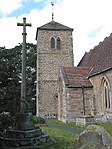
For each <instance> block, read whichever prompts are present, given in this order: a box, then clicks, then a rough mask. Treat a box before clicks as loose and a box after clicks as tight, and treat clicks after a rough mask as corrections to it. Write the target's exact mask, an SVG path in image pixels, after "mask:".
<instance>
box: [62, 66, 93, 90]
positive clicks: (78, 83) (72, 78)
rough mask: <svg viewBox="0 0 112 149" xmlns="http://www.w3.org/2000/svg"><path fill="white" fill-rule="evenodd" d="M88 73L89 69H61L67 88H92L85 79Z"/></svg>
mask: <svg viewBox="0 0 112 149" xmlns="http://www.w3.org/2000/svg"><path fill="white" fill-rule="evenodd" d="M90 71H91V68H89V67H61V72H62V74H63V77H64V81H65V85H66V86H67V87H93V85H92V83H91V82H90V81H89V79H88V78H87V76H88V74H89V73H90Z"/></svg>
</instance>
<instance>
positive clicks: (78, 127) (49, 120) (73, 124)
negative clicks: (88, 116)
mask: <svg viewBox="0 0 112 149" xmlns="http://www.w3.org/2000/svg"><path fill="white" fill-rule="evenodd" d="M47 122H48V123H51V124H58V125H62V126H66V127H70V128H75V129H81V130H83V129H84V127H81V126H77V125H75V122H70V123H64V122H62V121H58V120H57V119H48V120H47Z"/></svg>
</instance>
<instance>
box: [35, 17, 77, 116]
mask: <svg viewBox="0 0 112 149" xmlns="http://www.w3.org/2000/svg"><path fill="white" fill-rule="evenodd" d="M72 31H73V29H72V28H69V27H67V26H65V25H62V24H60V23H58V22H55V21H54V20H53V19H52V21H51V22H49V23H47V24H45V25H43V26H41V27H39V28H37V33H36V40H37V89H36V91H37V94H36V95H37V100H36V101H37V115H38V116H47V117H54V116H56V115H57V113H58V70H59V68H60V66H66V67H73V65H74V59H73V36H72Z"/></svg>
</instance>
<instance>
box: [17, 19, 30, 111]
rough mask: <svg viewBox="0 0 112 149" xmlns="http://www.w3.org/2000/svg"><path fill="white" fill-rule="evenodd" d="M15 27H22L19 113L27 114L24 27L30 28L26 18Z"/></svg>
mask: <svg viewBox="0 0 112 149" xmlns="http://www.w3.org/2000/svg"><path fill="white" fill-rule="evenodd" d="M17 26H23V33H22V35H23V44H22V83H21V106H20V112H22V113H25V112H27V110H26V109H27V105H26V103H27V102H25V100H26V35H27V33H26V26H31V23H26V18H23V23H17Z"/></svg>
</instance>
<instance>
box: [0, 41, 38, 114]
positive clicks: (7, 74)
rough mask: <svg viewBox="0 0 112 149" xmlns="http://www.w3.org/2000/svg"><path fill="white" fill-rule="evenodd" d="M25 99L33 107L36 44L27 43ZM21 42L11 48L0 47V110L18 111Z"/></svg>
mask: <svg viewBox="0 0 112 149" xmlns="http://www.w3.org/2000/svg"><path fill="white" fill-rule="evenodd" d="M26 47H27V82H28V83H27V97H28V98H27V100H28V102H29V107H30V111H32V110H33V109H35V102H34V101H35V100H32V99H34V97H35V93H34V88H35V86H34V81H35V79H36V45H33V44H29V43H27V45H26ZM21 50H22V46H21V44H20V45H19V46H16V47H15V48H12V49H6V48H5V47H1V48H0V103H1V106H0V112H2V111H9V112H10V113H11V114H13V115H14V114H15V113H16V112H19V109H20V96H21V93H20V92H21V84H20V81H21V53H22V52H21Z"/></svg>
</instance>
